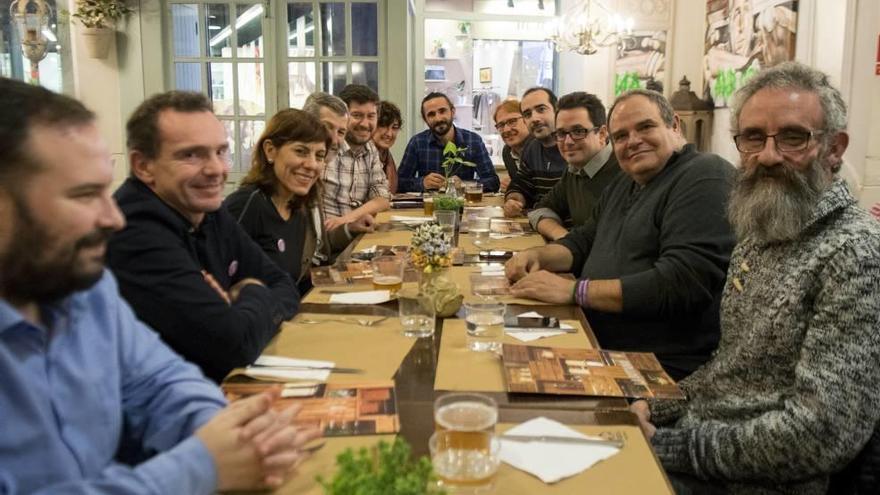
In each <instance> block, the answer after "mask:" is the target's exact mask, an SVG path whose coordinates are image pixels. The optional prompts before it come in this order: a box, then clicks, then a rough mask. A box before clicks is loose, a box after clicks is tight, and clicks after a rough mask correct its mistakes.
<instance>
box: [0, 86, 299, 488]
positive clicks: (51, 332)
mask: <svg viewBox="0 0 880 495" xmlns="http://www.w3.org/2000/svg"><path fill="white" fill-rule="evenodd" d="M94 120H95V119H94V115H93V114H92V113H91V112H90V111H89V110H87V109H86V108H85V107H83V106H82V105H81V104H80V103H79V102H77V101H75V100H72V99H70V98H68V97H66V96H62V95H56V94H53V93H51V92H50V91H48V90H46V89H44V88H41V87H37V86H30V85H27V84H24V83H22V82H18V81H12V80H9V79H3V78H0V217H2V218H0V375H2V376H3V380H2V381H0V411H2V424H3V427H2V431H3V433H2V435H0V493H2V494H4V495H7V494H9V495H11V494H17V493H52V494H57V493H99V492H100V493H111V492H112V493H123V494H128V493H132V494H135V493H136V494H141V493H156V494H165V493H186V494H209V493H214V492H216V491H217V490H232V489H255V488H261V487H267V486H268V487H272V486H277V485H278V484H280V483H281V482H283V480H284V478H285V477H286V476H287V473H288V472H289V471H290V469H291V467H292V466H293V465H294V464H295V463H296V462H297V460H298V459H299V458H301V455H302V454H301V453H300V450H299V449H300V447H301V446H302V445H303V444H304V442H307V441H308V440H309V439H311V438H313V437H314V436H315V435H316V432H314V431H311V430H309V431H307V430H298V429H297V428H296V427H295V426H293V425H292V424H291V418H292V417H293V416H294V415H295V413H296V411H295V410H285V411H283V412H280V413H278V412H273V411H272V410H271V406H272V403H273V402H274V400H275V399H276V398H277V391H276V392H273V393H268V394H261V395H258V396H255V397H254V398H252V399H246V400H244V401H240V402H238V403H236V404H235V405H234V406H232V407H229V408H225V405H226V404H225V401H224V399H223V396H222V394H221V393H220V391H219V390H218V389H217V387H216V386H214V385H213V384H211V383H210V382H209V381H207V380H206V379H205V378H204V377H203V376H202V375H201V374H200V373H199V371H198V369H197V368H196V367H195V366H193V365H191V364H189V363H186V362H185V361H183V360H182V359H181V358H180V357H179V356H178V355H176V354H174V353H173V352H172V351H171V350H170V349H168V347H166V346H165V345H164V344H163V343H162V342H161V341H160V340H159V338H158V336H157V335H156V334H155V333H154V332H152V331H151V330H150V329H149V328H147V327H146V326H144V325H143V324H142V323H141V322H140V321H138V320H137V319H136V318H135V317H134V315H133V313H132V311H131V309H130V308H129V307H128V305H127V304H126V303H125V302H124V301H123V300H122V299H121V298H120V297H119V293H118V290H117V287H116V282H115V280H114V278H113V276H112V275H111V274H110V272H108V271H106V270H105V269H104V266H103V264H104V263H103V258H104V252H105V250H106V245H107V239H108V237H109V236H110V234H111V233H112V232H113V231H116V230H118V229H120V228H122V226H123V225H124V223H125V221H124V219H123V217H122V214H121V212H120V211H119V209H118V208H117V206H116V204H115V202H114V201H113V198H112V197H111V195H110V185H111V183H112V180H113V163H112V161H111V159H110V153H109V151H108V149H107V146H106V145H105V144H104V142H103V141H102V139H101V137H100V136H99V134H98V130H97V127H96V126H95V122H94ZM117 452H119V453H120V456H119V457H117ZM121 453H125V459H124V460H123V459H122V454H121ZM134 459H137V460H138V461H140V462H138V463H131V461H132V460H134ZM126 462H129V463H130V464H127V463H126Z"/></svg>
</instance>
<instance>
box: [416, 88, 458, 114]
mask: <svg viewBox="0 0 880 495" xmlns="http://www.w3.org/2000/svg"><path fill="white" fill-rule="evenodd" d="M434 98H443V99H444V100H446V103H448V104H449V109H450V110H453V109H454V108H455V105H453V104H452V100H450V99H449V97H448V96H446V93H441V92H439V91H431V92H430V93H428V94H426V95H425V97H424V98H422V105H421V108H422V119H424V118H425V102H426V101H428V100H433V99H434Z"/></svg>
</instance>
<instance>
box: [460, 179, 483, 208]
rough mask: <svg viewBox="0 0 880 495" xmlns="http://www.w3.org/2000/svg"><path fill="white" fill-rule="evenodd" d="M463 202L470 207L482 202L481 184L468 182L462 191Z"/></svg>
mask: <svg viewBox="0 0 880 495" xmlns="http://www.w3.org/2000/svg"><path fill="white" fill-rule="evenodd" d="M464 200H465V202H466V203H467V204H469V205H471V206H476V205H478V204H480V203H481V202H482V201H483V184H480V183H479V182H468V183H467V184H466V185H465V189H464Z"/></svg>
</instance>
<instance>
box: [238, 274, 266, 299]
mask: <svg viewBox="0 0 880 495" xmlns="http://www.w3.org/2000/svg"><path fill="white" fill-rule="evenodd" d="M247 285H261V286H263V287H265V286H266V284H264V283H263V282H262V281H261V280H259V279H256V278H253V277H247V278H243V279H241V280H239V281H238V282H236V283H235V285H233V286H232V287H230V288H229V299H230V301H231V302H235V301H238V296H239V295H240V294H241V289H244V288H245V286H247Z"/></svg>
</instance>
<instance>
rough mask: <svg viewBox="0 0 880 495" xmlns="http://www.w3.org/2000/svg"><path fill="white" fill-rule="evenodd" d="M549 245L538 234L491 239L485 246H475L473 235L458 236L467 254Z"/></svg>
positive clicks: (519, 249) (460, 245)
mask: <svg viewBox="0 0 880 495" xmlns="http://www.w3.org/2000/svg"><path fill="white" fill-rule="evenodd" d="M545 244H547V242H546V241H544V237H543V236H541V234H538V233H531V234H525V235H521V236H516V237H507V238H504V239H489V241H488V243H486V244H485V245H483V246H477V245H475V244H474V236H473V235H472V234H461V235H459V236H458V245H459V247H461V248H464V252H465V253H467V254H478V253H479V252H480V251H489V250H496V251H498V250H501V251H514V252H516V251H524V250H526V249H529V248H533V247H541V246H543V245H545Z"/></svg>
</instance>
